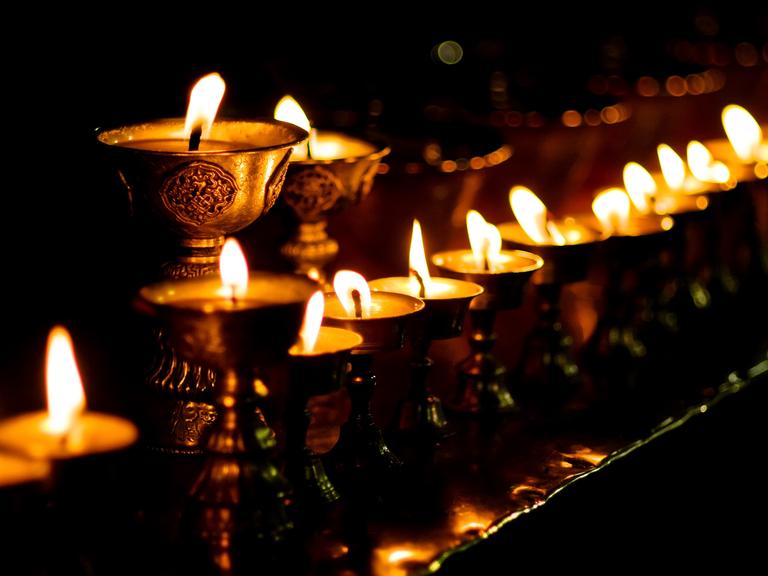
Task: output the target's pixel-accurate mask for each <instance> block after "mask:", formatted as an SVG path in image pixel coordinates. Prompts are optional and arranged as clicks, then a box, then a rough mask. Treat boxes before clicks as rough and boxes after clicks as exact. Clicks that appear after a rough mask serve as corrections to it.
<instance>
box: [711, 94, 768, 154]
mask: <svg viewBox="0 0 768 576" xmlns="http://www.w3.org/2000/svg"><path fill="white" fill-rule="evenodd" d="M721 117H722V121H723V128H725V134H726V136H728V140H729V142H730V143H731V146H732V147H733V151H734V152H736V155H737V156H738V157H739V159H740V160H742V161H743V162H754V161H756V160H768V158H762V159H761V158H760V155H761V151H760V149H761V142H762V140H763V132H762V130H761V129H760V124H758V123H757V120H755V118H754V116H752V114H750V113H749V112H748V111H747V110H746V109H745V108H742V107H741V106H737V105H735V104H729V105H728V106H726V107H725V108H723V112H722V115H721Z"/></svg>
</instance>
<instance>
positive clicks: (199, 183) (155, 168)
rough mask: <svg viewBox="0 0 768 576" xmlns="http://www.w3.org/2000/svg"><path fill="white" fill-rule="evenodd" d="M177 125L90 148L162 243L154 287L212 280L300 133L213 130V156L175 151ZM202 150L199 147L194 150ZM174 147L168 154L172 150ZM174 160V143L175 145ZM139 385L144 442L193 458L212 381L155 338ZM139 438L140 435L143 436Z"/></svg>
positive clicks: (120, 131)
mask: <svg viewBox="0 0 768 576" xmlns="http://www.w3.org/2000/svg"><path fill="white" fill-rule="evenodd" d="M183 128H184V119H166V120H156V121H152V122H148V123H144V124H135V125H130V126H123V127H120V128H116V129H113V130H105V131H102V132H100V133H99V134H98V136H97V138H98V141H99V143H100V145H101V146H102V147H103V149H104V150H105V152H106V153H107V154H108V155H109V156H110V158H111V159H112V160H113V161H114V164H115V166H116V168H117V173H118V176H119V178H120V180H121V181H122V183H123V185H124V186H125V188H126V190H127V192H128V199H129V201H130V205H131V211H132V213H133V214H134V215H135V216H136V217H138V218H142V219H145V220H147V221H149V222H150V223H151V224H152V226H153V227H154V228H156V229H159V230H160V231H161V232H162V233H165V234H168V235H169V239H170V241H169V242H168V244H170V246H171V253H172V258H171V260H169V261H166V262H164V263H163V264H162V265H161V266H160V270H159V274H157V275H158V276H159V277H160V278H166V279H179V278H194V277H198V276H203V275H206V274H209V273H212V272H215V271H216V268H217V265H218V258H219V254H220V252H221V246H222V244H223V242H224V236H225V235H227V234H231V233H233V232H236V231H238V230H240V229H242V228H244V227H246V226H248V225H249V224H251V223H252V222H253V221H254V220H256V219H257V218H258V217H260V216H261V215H263V214H264V213H266V212H267V211H268V210H269V209H270V208H271V207H272V206H273V205H274V203H275V201H276V200H277V197H278V195H279V194H280V190H281V188H282V185H283V181H284V180H285V174H286V172H287V169H288V159H289V157H290V155H291V151H292V147H293V146H294V145H296V144H299V143H301V142H303V141H304V140H306V138H307V136H308V134H307V132H305V131H304V130H302V129H301V128H298V127H297V126H294V125H293V124H289V123H286V122H279V121H277V120H272V119H263V120H248V121H240V120H220V121H217V122H215V123H214V124H213V127H212V132H211V141H212V143H213V145H212V147H213V148H221V149H220V150H218V149H217V150H214V151H207V150H205V149H204V150H200V151H196V152H187V151H180V150H179V149H180V146H179V145H178V144H179V141H178V140H172V139H169V135H176V134H179V135H180V134H183ZM204 143H205V141H204ZM174 144H175V146H173V145H174ZM181 144H182V146H181V149H182V150H183V142H182V143H181ZM157 340H158V342H157V347H158V353H157V357H156V360H155V363H154V365H153V367H152V368H151V369H150V371H149V375H148V377H147V381H148V384H149V387H150V389H152V390H155V391H157V392H159V393H160V398H161V399H162V404H161V405H159V406H155V407H154V408H157V415H155V414H153V415H152V417H151V421H150V422H149V423H148V424H149V425H150V426H152V427H153V430H151V433H150V434H145V438H147V436H148V437H149V438H148V441H149V443H150V444H151V445H154V446H155V447H160V448H162V449H166V450H170V451H172V452H192V453H197V452H199V451H200V450H199V442H200V438H201V437H202V435H203V432H204V430H205V429H207V428H208V427H209V426H210V424H211V423H212V422H213V420H214V419H215V411H214V409H213V406H212V405H211V404H210V402H211V397H212V394H213V388H214V385H215V381H216V374H215V372H214V371H213V370H211V369H210V368H209V367H205V366H200V365H194V364H189V363H188V362H187V361H185V360H182V359H180V358H178V357H177V356H176V354H175V353H174V350H173V349H172V348H171V347H170V346H169V344H168V342H167V340H166V339H165V338H164V337H163V335H162V334H159V335H158V338H157ZM145 432H146V431H145Z"/></svg>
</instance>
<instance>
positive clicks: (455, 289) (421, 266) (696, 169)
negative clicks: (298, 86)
mask: <svg viewBox="0 0 768 576" xmlns="http://www.w3.org/2000/svg"><path fill="white" fill-rule="evenodd" d="M219 81H220V78H218V75H215V76H214V77H212V78H211V77H209V78H207V79H204V81H201V82H199V83H198V84H197V85H196V87H195V89H194V90H193V93H192V96H191V98H190V106H189V112H188V115H187V123H186V127H185V136H184V139H182V141H183V142H188V141H189V140H198V142H197V143H196V144H195V146H200V145H202V146H204V147H207V148H210V147H211V146H213V147H214V149H215V148H216V147H217V146H220V145H222V144H221V143H216V142H211V141H210V140H209V139H208V138H209V136H210V133H211V127H212V125H213V119H212V118H213V117H212V116H211V115H210V114H209V115H207V116H206V115H200V114H197V113H196V112H195V111H196V110H199V109H200V108H201V105H200V104H199V101H200V100H201V99H210V96H211V94H213V95H214V100H215V101H216V106H215V108H218V102H220V100H221V97H222V96H223V92H224V87H223V82H221V83H220V82H219ZM204 92H206V93H207V95H206V94H203V93H204ZM196 114H197V115H196ZM297 114H298V115H299V116H300V117H303V118H302V119H301V120H298V121H297V120H296V117H297ZM276 117H278V118H282V119H284V120H286V121H293V122H299V123H300V124H302V125H303V126H304V127H305V128H307V129H308V131H309V132H310V134H311V138H310V141H309V145H308V147H306V148H305V147H303V146H300V147H298V148H301V149H300V150H295V151H294V153H295V154H297V155H298V156H299V158H300V159H301V158H306V157H307V156H310V155H311V156H313V157H315V158H317V157H320V158H324V157H329V158H332V157H335V156H334V155H336V154H338V153H339V152H340V150H341V149H342V148H344V146H346V145H347V144H349V143H348V142H345V143H343V145H342V144H339V143H338V142H336V140H334V138H336V137H335V136H333V137H330V139H329V140H327V141H325V140H323V139H322V138H319V137H318V135H317V134H316V133H315V132H314V131H313V130H312V128H311V127H310V126H309V124H308V122H307V120H306V116H304V115H303V112H301V109H300V108H299V107H298V105H297V104H296V103H295V101H293V100H292V99H283V101H282V102H281V105H280V106H279V107H278V110H277V111H276ZM723 122H724V126H725V130H726V133H727V136H728V139H729V141H730V142H731V145H732V148H733V151H734V152H735V155H736V158H737V159H738V160H739V161H740V166H742V167H743V166H745V165H747V164H750V163H751V164H753V165H754V172H755V176H757V177H761V178H763V177H765V171H766V163H767V162H768V144H766V143H765V142H763V140H762V133H761V130H760V127H759V125H758V124H757V122H756V121H755V120H754V118H752V116H751V115H750V114H749V113H748V112H747V111H746V110H744V109H743V108H740V107H738V106H728V107H726V109H725V110H724V111H723ZM196 132H199V134H198V135H197V136H195V133H196ZM172 141H173V143H172V144H168V145H169V146H172V147H173V146H176V145H177V144H176V142H177V139H173V140H172ZM169 142H170V141H169ZM137 144H138V143H137ZM139 145H143V144H139ZM153 145H157V143H155V144H153ZM233 145H235V143H226V146H227V147H231V146H233ZM719 152H720V153H721V154H723V155H724V154H726V150H725V149H723V148H721V149H720V150H719ZM658 154H659V159H660V164H661V171H662V174H663V176H664V179H665V181H666V190H665V193H664V194H662V195H659V196H658V197H657V196H656V193H657V190H658V187H657V185H656V181H655V180H654V178H653V176H652V175H651V174H650V173H649V172H648V171H647V170H645V169H644V168H643V167H642V166H640V165H639V164H637V163H629V164H627V166H626V167H625V170H624V181H625V186H626V192H625V191H624V190H622V189H610V190H607V191H604V192H602V193H600V194H599V195H598V196H597V197H596V198H595V200H594V202H593V205H592V207H593V211H594V214H595V216H596V217H597V219H598V221H599V223H600V224H601V226H602V234H598V233H597V232H595V231H594V227H593V226H592V223H591V222H589V221H586V220H585V221H584V222H580V221H579V220H577V219H576V218H573V217H569V218H565V219H563V220H561V221H555V220H552V219H550V218H549V217H548V211H547V208H546V206H545V205H544V204H543V203H542V202H541V201H540V200H539V199H538V198H537V197H536V195H535V194H534V193H533V192H532V191H530V190H528V189H526V188H523V187H515V188H513V189H512V190H511V192H510V204H511V207H512V210H513V212H514V214H515V216H516V218H517V220H518V222H519V224H520V227H521V228H522V230H523V231H524V232H525V234H526V236H527V237H528V239H529V240H530V241H531V242H532V243H533V244H542V245H547V244H551V245H564V244H571V243H582V242H590V241H594V240H595V239H597V238H605V237H607V236H610V235H612V234H617V233H618V234H623V233H630V234H632V227H631V225H630V201H631V204H633V205H634V206H635V208H636V210H637V211H638V212H639V213H640V214H647V213H649V212H650V211H651V208H652V207H653V209H654V210H655V211H656V212H657V213H662V214H665V213H667V212H669V211H673V210H669V209H667V208H665V206H669V203H668V201H667V200H665V199H667V198H669V197H670V195H673V197H674V198H685V197H689V196H688V195H691V194H694V195H695V194H698V193H703V192H710V191H712V190H713V189H712V188H708V187H707V184H717V185H719V186H724V187H727V186H732V185H733V184H732V182H733V177H734V175H733V173H732V170H731V169H729V167H728V166H727V165H726V164H725V163H723V162H721V161H717V160H714V159H713V156H712V154H711V153H710V151H709V150H708V149H707V148H706V147H705V146H704V145H702V144H700V143H698V142H691V143H690V144H689V146H688V151H687V156H688V165H689V168H690V170H691V172H692V177H686V175H685V163H684V162H683V160H682V159H681V158H680V157H679V156H678V155H677V154H676V153H675V152H674V151H673V150H672V149H671V148H670V147H668V146H666V145H660V146H659V148H658ZM696 198H697V201H696V206H697V208H698V209H702V208H703V207H706V204H702V202H700V201H698V197H696ZM651 200H654V201H651ZM662 225H663V224H662ZM668 225H671V221H670V222H669V224H668ZM467 226H468V232H469V239H470V245H471V250H459V251H451V252H443V253H437V254H435V255H434V257H433V261H434V262H435V263H437V264H438V265H440V266H442V267H443V268H445V269H449V270H452V271H454V272H457V273H467V272H468V273H478V274H489V275H493V274H500V273H505V272H509V271H514V270H516V269H518V268H519V267H520V266H521V265H523V266H524V265H530V262H524V263H521V262H520V261H519V259H518V258H517V257H516V255H515V254H514V253H513V252H511V251H505V250H502V249H501V246H502V236H503V235H504V231H506V230H509V226H507V225H502V227H501V228H502V231H501V232H500V231H499V229H498V228H496V227H495V226H493V225H492V224H489V223H487V222H486V221H485V220H484V218H483V217H482V216H481V215H480V214H479V213H478V212H475V211H470V212H469V213H468V215H467ZM234 250H235V249H234V248H232V244H228V245H227V246H225V248H224V250H223V251H222V257H221V260H222V272H221V274H222V284H221V286H220V287H218V288H217V289H216V295H213V294H201V295H197V296H202V297H203V299H204V300H205V301H206V302H205V306H219V305H221V306H235V307H237V306H242V305H247V304H244V303H243V301H242V299H238V297H237V296H238V290H242V286H243V284H242V280H233V279H232V278H233V277H231V276H230V275H231V274H232V272H230V270H232V266H234V268H235V269H238V268H239V269H240V272H239V273H235V276H234V277H235V278H236V277H237V276H238V274H240V277H241V278H242V270H245V273H246V281H245V285H246V286H247V265H245V264H244V259H243V260H242V262H241V264H240V265H237V264H234V265H233V264H227V262H236V261H239V257H237V256H233V254H234V252H233V251H234ZM409 270H410V273H409V275H408V276H405V277H396V278H387V279H380V280H377V281H373V282H372V283H371V284H372V285H373V286H374V288H376V287H377V286H378V287H379V290H382V289H385V290H387V291H393V292H399V293H404V294H409V295H412V296H415V297H420V298H433V299H440V298H451V297H457V296H462V295H466V293H472V294H473V295H474V294H476V293H477V286H476V285H473V284H472V283H462V282H461V281H457V280H454V279H448V278H433V277H431V275H430V274H429V269H428V266H427V259H426V256H425V253H424V248H423V241H422V231H421V227H420V225H419V223H418V221H415V222H414V226H413V235H412V241H411V251H410V262H409ZM334 284H335V286H334V287H335V291H336V295H337V298H336V299H331V300H328V299H327V298H321V297H320V295H316V296H315V297H313V298H312V299H311V300H310V305H309V307H308V311H307V316H306V321H305V325H304V327H303V328H302V331H301V336H300V340H299V343H297V345H296V346H295V347H294V349H292V353H293V354H295V355H300V354H312V353H315V352H316V351H322V350H331V349H333V348H334V346H335V345H341V344H342V342H341V341H343V345H349V343H350V342H353V341H355V338H349V337H347V336H346V335H344V336H342V335H341V333H340V332H338V331H335V332H328V336H326V338H325V339H324V338H323V337H322V333H321V332H319V329H320V323H321V321H322V318H323V316H324V314H323V304H324V302H330V305H329V307H328V309H327V311H326V315H331V316H334V315H335V316H343V315H347V316H348V317H358V318H361V319H362V318H366V317H372V316H373V317H375V316H377V315H383V316H386V315H397V314H398V313H402V312H403V311H401V310H398V309H391V308H390V307H391V306H392V304H391V303H388V304H382V303H381V301H380V300H379V299H377V298H376V297H375V294H376V290H374V296H373V297H372V296H371V293H370V290H369V288H368V285H367V283H366V282H365V280H364V279H363V278H362V276H360V275H359V274H356V273H351V272H344V273H340V274H338V275H337V277H336V281H335V283H334ZM238 286H240V287H241V288H237V287H238ZM353 295H355V297H354V298H353V297H352V296H353ZM214 296H215V297H214ZM238 302H239V303H238ZM318 334H320V336H318ZM339 339H340V340H339ZM46 372H47V377H46V380H47V388H48V405H49V409H48V412H47V413H46V412H38V413H34V414H31V415H22V416H18V417H15V418H11V419H9V420H7V421H5V422H3V423H0V445H2V446H4V447H5V448H9V449H11V450H12V451H13V452H16V453H21V454H24V455H26V456H28V457H32V458H34V459H36V460H38V461H40V460H42V461H45V460H57V459H67V458H73V457H79V456H83V455H86V454H90V453H97V452H104V451H110V450H114V449H119V448H123V447H125V446H127V445H129V444H131V443H133V442H134V441H135V440H136V438H137V431H136V428H135V427H134V426H133V425H132V424H130V423H129V422H127V421H125V420H123V419H120V418H117V417H114V416H109V415H105V414H97V413H93V412H87V413H86V412H85V396H84V393H83V391H82V390H83V389H82V383H81V382H80V378H79V374H78V373H77V367H76V364H75V360H74V352H73V349H72V345H71V339H70V338H69V335H68V334H67V333H66V330H64V329H63V328H59V327H57V328H55V329H54V330H53V331H52V332H51V336H50V338H49V344H48V360H47V370H46ZM3 458H9V457H7V456H3ZM22 469H25V466H23V465H22V466H21V467H19V466H15V465H12V458H11V459H9V460H8V463H5V462H4V465H3V467H2V470H3V471H4V473H5V474H6V477H7V478H21V477H23V474H21V475H19V471H20V470H22ZM29 469H30V470H32V465H31V464H30V468H29ZM34 469H35V470H36V473H40V472H41V468H40V466H39V465H36V466H34ZM7 478H6V479H7ZM2 483H3V479H2V478H0V484H2Z"/></svg>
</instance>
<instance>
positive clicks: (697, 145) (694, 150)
mask: <svg viewBox="0 0 768 576" xmlns="http://www.w3.org/2000/svg"><path fill="white" fill-rule="evenodd" d="M686 156H687V158H688V168H689V169H690V170H691V174H693V175H694V177H695V178H697V179H698V180H701V181H702V182H715V183H718V184H724V183H726V182H728V180H730V178H731V171H730V170H728V166H726V165H725V164H723V163H722V162H718V161H717V160H715V159H714V158H712V154H711V153H710V151H709V150H708V149H707V147H706V146H704V144H702V143H701V142H699V141H697V140H691V141H690V142H688V148H687V151H686Z"/></svg>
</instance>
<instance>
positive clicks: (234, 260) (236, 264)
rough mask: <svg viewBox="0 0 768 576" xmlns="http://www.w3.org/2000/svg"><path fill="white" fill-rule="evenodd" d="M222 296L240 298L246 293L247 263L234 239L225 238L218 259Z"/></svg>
mask: <svg viewBox="0 0 768 576" xmlns="http://www.w3.org/2000/svg"><path fill="white" fill-rule="evenodd" d="M219 274H220V275H221V284H222V294H224V295H225V296H227V297H229V298H232V299H233V300H234V299H236V298H242V297H243V296H245V294H246V292H247V291H248V262H246V260H245V255H244V254H243V249H242V248H240V244H239V243H238V241H237V240H235V239H234V238H227V241H226V242H224V247H223V248H222V249H221V256H220V258H219Z"/></svg>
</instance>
